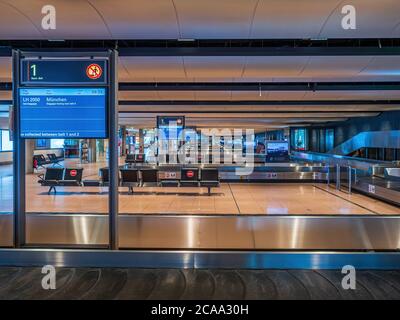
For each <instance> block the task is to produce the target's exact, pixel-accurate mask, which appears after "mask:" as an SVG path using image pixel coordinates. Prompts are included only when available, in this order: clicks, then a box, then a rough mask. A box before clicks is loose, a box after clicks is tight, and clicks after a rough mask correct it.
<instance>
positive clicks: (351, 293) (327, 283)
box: [0, 267, 400, 300]
mask: <svg viewBox="0 0 400 320" xmlns="http://www.w3.org/2000/svg"><path fill="white" fill-rule="evenodd" d="M57 275H58V279H57V288H56V290H43V289H42V287H41V280H42V277H43V274H42V273H41V268H16V267H10V268H0V279H1V280H2V281H1V287H0V299H7V300H16V299H45V300H48V299H63V300H64V299H128V300H133V299H150V300H154V299H155V300H164V299H182V300H186V299H195V300H199V299H222V300H225V299H227V300H230V299H267V300H275V299H307V300H308V299H346V300H347V299H350V300H354V299H368V300H387V299H400V272H399V271H372V270H358V271H357V285H356V289H355V290H344V289H343V287H342V286H341V281H342V279H343V274H341V272H340V270H220V269H214V270H199V269H121V268H58V269H57Z"/></svg>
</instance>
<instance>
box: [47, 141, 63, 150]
mask: <svg viewBox="0 0 400 320" xmlns="http://www.w3.org/2000/svg"><path fill="white" fill-rule="evenodd" d="M50 148H51V149H62V148H64V139H51V140H50Z"/></svg>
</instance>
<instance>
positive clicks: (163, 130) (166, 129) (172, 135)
mask: <svg viewBox="0 0 400 320" xmlns="http://www.w3.org/2000/svg"><path fill="white" fill-rule="evenodd" d="M157 128H158V129H159V130H160V131H159V135H160V139H161V140H177V139H179V138H180V135H181V133H182V130H183V129H184V128H185V117H184V116H176V117H174V116H158V117H157Z"/></svg>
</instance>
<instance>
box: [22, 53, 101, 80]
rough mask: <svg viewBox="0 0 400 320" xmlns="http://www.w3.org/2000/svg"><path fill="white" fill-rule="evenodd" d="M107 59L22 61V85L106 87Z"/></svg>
mask: <svg viewBox="0 0 400 320" xmlns="http://www.w3.org/2000/svg"><path fill="white" fill-rule="evenodd" d="M107 80H108V74H107V60H106V59H65V58H64V59H61V58H59V59H57V58H51V59H50V58H41V59H38V58H34V59H32V58H24V59H21V79H20V82H21V84H22V85H32V86H37V85H67V84H70V85H105V84H107Z"/></svg>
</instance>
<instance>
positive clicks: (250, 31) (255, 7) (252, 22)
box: [249, 0, 260, 39]
mask: <svg viewBox="0 0 400 320" xmlns="http://www.w3.org/2000/svg"><path fill="white" fill-rule="evenodd" d="M259 3H260V0H257V2H256V4H255V6H254V9H253V14H252V17H251V21H250V29H249V39H251V37H252V34H253V26H254V18H255V16H256V13H257V9H258V5H259Z"/></svg>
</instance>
